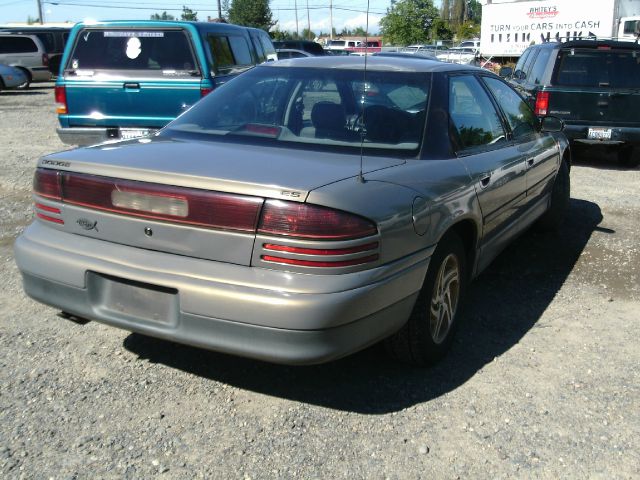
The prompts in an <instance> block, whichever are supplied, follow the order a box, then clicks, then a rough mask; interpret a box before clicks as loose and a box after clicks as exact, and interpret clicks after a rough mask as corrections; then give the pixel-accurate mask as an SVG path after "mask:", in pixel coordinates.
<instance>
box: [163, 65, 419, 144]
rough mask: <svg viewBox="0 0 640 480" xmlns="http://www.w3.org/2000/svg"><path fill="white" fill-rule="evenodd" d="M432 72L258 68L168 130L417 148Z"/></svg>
mask: <svg viewBox="0 0 640 480" xmlns="http://www.w3.org/2000/svg"><path fill="white" fill-rule="evenodd" d="M429 80H430V76H429V74H425V73H407V72H380V71H368V72H367V73H366V82H364V81H363V72H362V70H338V69H320V68H300V67H295V68H293V67H275V66H262V67H256V68H254V69H253V70H251V71H249V72H247V73H245V74H242V75H240V76H239V77H237V78H236V79H234V80H232V81H230V82H228V83H227V84H225V85H223V86H222V87H220V88H219V89H216V90H214V91H213V92H212V93H211V94H209V95H208V96H207V97H206V98H204V99H203V100H202V101H201V102H199V103H198V104H197V105H196V106H194V107H193V108H192V109H191V110H189V111H187V112H186V113H185V114H183V115H182V116H180V117H179V118H178V119H176V120H175V121H174V122H172V123H171V124H169V125H168V127H167V128H166V129H165V132H168V134H179V133H180V132H189V133H200V134H206V135H209V136H211V137H220V136H241V137H246V136H251V137H256V138H268V139H270V140H271V141H277V142H278V143H279V142H296V143H300V144H308V145H340V146H347V147H360V146H361V144H362V147H363V148H393V149H395V150H414V149H417V148H418V145H419V144H420V142H421V138H422V132H423V130H424V121H425V108H426V105H427V96H428V88H429Z"/></svg>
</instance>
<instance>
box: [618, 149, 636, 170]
mask: <svg viewBox="0 0 640 480" xmlns="http://www.w3.org/2000/svg"><path fill="white" fill-rule="evenodd" d="M618 161H619V162H620V164H621V165H622V166H623V167H628V168H635V167H637V166H638V165H640V147H632V146H631V145H627V146H625V147H622V148H621V149H620V151H619V152H618Z"/></svg>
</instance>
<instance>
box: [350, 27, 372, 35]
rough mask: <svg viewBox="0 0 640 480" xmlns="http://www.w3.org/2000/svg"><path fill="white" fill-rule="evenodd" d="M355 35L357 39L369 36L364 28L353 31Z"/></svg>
mask: <svg viewBox="0 0 640 480" xmlns="http://www.w3.org/2000/svg"><path fill="white" fill-rule="evenodd" d="M353 35H354V36H355V37H367V36H368V35H369V34H368V33H367V31H366V30H365V29H364V28H362V27H356V28H355V29H354V30H353Z"/></svg>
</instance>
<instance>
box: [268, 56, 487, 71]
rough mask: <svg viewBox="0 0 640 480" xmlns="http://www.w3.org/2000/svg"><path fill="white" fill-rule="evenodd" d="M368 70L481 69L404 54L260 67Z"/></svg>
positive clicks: (329, 58)
mask: <svg viewBox="0 0 640 480" xmlns="http://www.w3.org/2000/svg"><path fill="white" fill-rule="evenodd" d="M365 63H366V67H367V70H371V71H400V72H451V71H456V72H457V71H476V70H479V71H481V69H479V68H477V67H472V66H469V65H459V64H455V63H446V62H441V61H438V60H435V59H430V58H425V57H416V56H415V55H406V56H405V55H403V56H391V55H389V56H387V55H372V56H368V57H365V56H358V55H353V56H351V55H346V56H331V55H329V56H326V57H307V58H294V59H285V60H280V61H279V62H269V63H266V64H262V65H260V66H259V68H287V67H305V68H323V69H343V70H364V68H365Z"/></svg>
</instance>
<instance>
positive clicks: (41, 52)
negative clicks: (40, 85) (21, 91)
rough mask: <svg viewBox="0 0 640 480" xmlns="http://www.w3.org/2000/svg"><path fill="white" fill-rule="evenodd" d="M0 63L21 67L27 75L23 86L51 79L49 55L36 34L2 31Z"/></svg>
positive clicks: (0, 37)
mask: <svg viewBox="0 0 640 480" xmlns="http://www.w3.org/2000/svg"><path fill="white" fill-rule="evenodd" d="M0 63H3V64H5V65H10V66H12V67H15V68H19V69H20V70H22V71H23V72H24V74H25V75H26V77H27V82H26V83H25V84H24V85H23V86H22V87H23V88H26V87H28V86H29V84H30V83H32V82H48V81H50V80H51V72H50V71H49V56H48V55H47V52H46V50H45V48H44V45H42V42H41V41H40V39H39V38H38V37H37V36H36V35H23V34H15V33H3V32H0Z"/></svg>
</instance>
